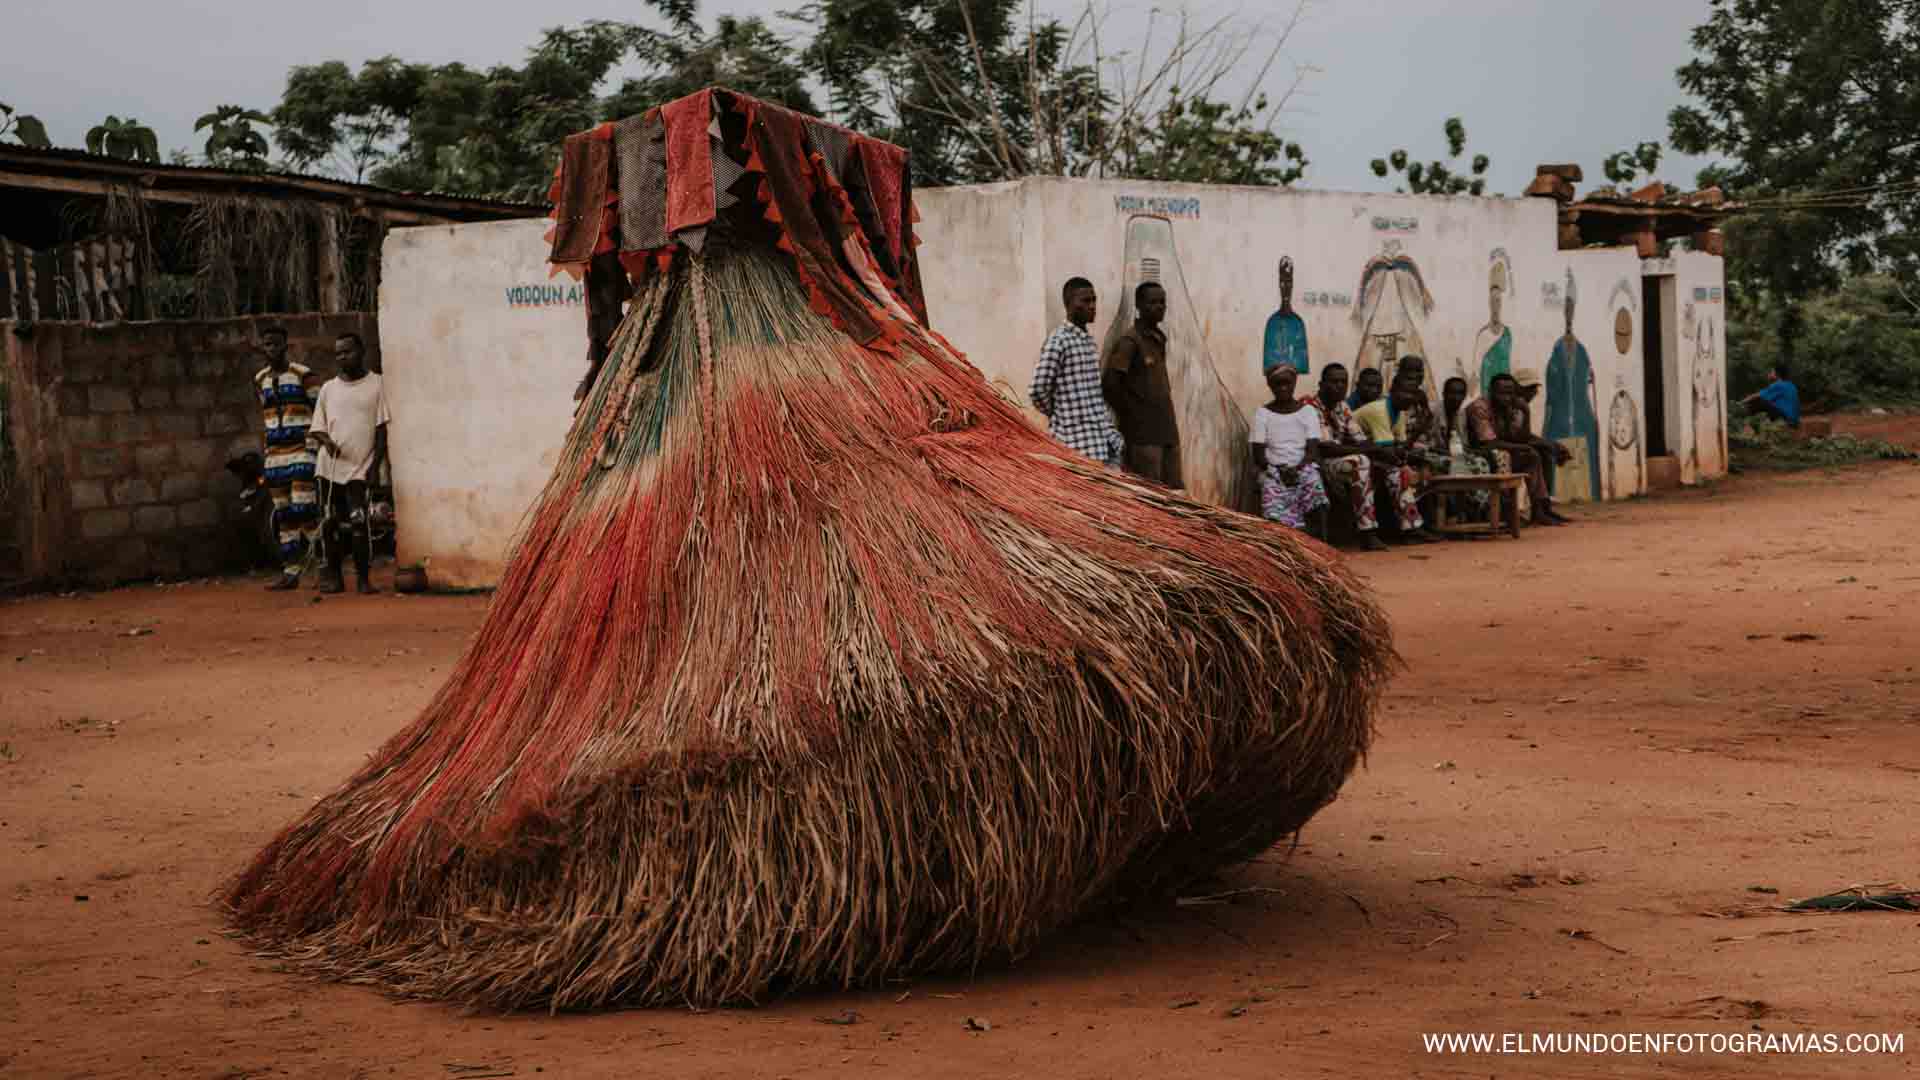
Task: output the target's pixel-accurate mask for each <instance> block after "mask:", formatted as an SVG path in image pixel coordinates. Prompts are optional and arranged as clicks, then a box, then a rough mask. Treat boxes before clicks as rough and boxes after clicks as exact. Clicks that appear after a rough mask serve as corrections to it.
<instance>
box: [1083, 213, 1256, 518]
mask: <svg viewBox="0 0 1920 1080" xmlns="http://www.w3.org/2000/svg"><path fill="white" fill-rule="evenodd" d="M1123 244H1124V247H1123V251H1124V256H1125V260H1126V261H1125V263H1124V264H1123V266H1122V267H1121V272H1120V303H1119V305H1118V307H1119V311H1117V312H1116V313H1115V314H1114V317H1113V322H1112V324H1111V325H1109V326H1108V327H1107V332H1106V335H1105V336H1104V337H1103V338H1102V340H1101V343H1100V355H1102V356H1107V355H1110V353H1111V352H1112V349H1113V346H1114V342H1115V341H1117V340H1118V339H1119V337H1120V335H1121V334H1122V333H1124V332H1125V331H1126V329H1127V328H1128V327H1129V326H1132V325H1133V321H1134V317H1135V315H1136V311H1135V301H1134V291H1135V290H1136V289H1137V288H1138V287H1139V285H1140V283H1141V282H1144V281H1153V282H1158V283H1159V284H1160V286H1161V288H1163V289H1165V290H1166V298H1167V313H1166V318H1165V319H1164V321H1162V322H1161V323H1160V331H1161V333H1163V334H1165V335H1166V337H1167V381H1168V383H1169V385H1170V387H1171V390H1172V393H1173V412H1174V417H1175V421H1176V423H1177V425H1178V427H1179V431H1180V453H1179V457H1180V472H1181V479H1182V481H1183V482H1184V485H1185V487H1186V494H1187V495H1188V497H1190V498H1194V499H1198V500H1200V501H1201V502H1206V503H1212V504H1213V505H1215V506H1225V507H1229V508H1231V509H1236V510H1246V511H1249V512H1252V511H1254V510H1256V509H1257V506H1256V500H1255V497H1254V495H1255V493H1254V485H1253V479H1252V477H1251V476H1250V475H1249V473H1248V469H1247V446H1248V442H1247V436H1248V428H1247V418H1246V417H1245V416H1244V415H1242V414H1241V412H1240V407H1239V406H1238V405H1237V404H1235V403H1234V400H1233V397H1232V396H1231V395H1230V394H1228V393H1227V388H1226V385H1225V384H1224V383H1222V382H1221V381H1220V374H1219V372H1218V370H1216V369H1215V368H1214V366H1213V354H1212V353H1211V352H1209V351H1208V350H1207V339H1206V333H1205V331H1204V330H1202V329H1201V327H1200V317H1199V315H1198V314H1196V313H1195V309H1194V306H1193V298H1192V296H1191V295H1190V294H1189V293H1188V292H1187V280H1186V277H1185V276H1184V275H1182V274H1181V272H1180V256H1179V255H1178V254H1177V253H1176V252H1175V250H1174V246H1173V222H1171V221H1169V220H1168V219H1166V218H1163V217H1156V216H1153V215H1149V214H1136V215H1134V216H1132V217H1130V218H1128V219H1127V224H1126V234H1125V239H1124V241H1123Z"/></svg>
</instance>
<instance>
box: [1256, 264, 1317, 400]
mask: <svg viewBox="0 0 1920 1080" xmlns="http://www.w3.org/2000/svg"><path fill="white" fill-rule="evenodd" d="M1281 364H1291V365H1292V366H1293V370H1295V371H1297V372H1299V373H1300V374H1302V375H1305V374H1306V373H1307V323H1306V320H1305V319H1302V318H1301V317H1300V316H1299V315H1297V314H1295V313H1294V310H1293V260H1292V259H1289V258H1287V257H1285V256H1281V258H1280V310H1279V311H1276V312H1274V313H1273V314H1272V315H1270V316H1268V317H1267V335H1266V344H1265V348H1264V349H1263V350H1262V351H1261V355H1260V374H1261V375H1262V376H1266V375H1270V374H1272V373H1273V369H1274V368H1276V367H1279V366H1280V365H1281Z"/></svg>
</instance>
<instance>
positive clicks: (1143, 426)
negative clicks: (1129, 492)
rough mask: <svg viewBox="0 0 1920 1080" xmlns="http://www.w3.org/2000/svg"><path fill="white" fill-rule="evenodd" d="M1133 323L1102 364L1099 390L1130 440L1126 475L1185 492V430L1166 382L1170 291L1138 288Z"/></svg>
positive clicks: (1150, 284) (1153, 284) (1152, 284)
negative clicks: (1182, 470) (1182, 460)
mask: <svg viewBox="0 0 1920 1080" xmlns="http://www.w3.org/2000/svg"><path fill="white" fill-rule="evenodd" d="M1133 306H1134V309H1135V316H1134V320H1133V325H1132V326H1129V327H1127V328H1126V329H1125V330H1123V331H1121V332H1120V336H1119V338H1117V339H1115V341H1114V343H1113V346H1112V348H1110V349H1109V350H1108V352H1107V357H1106V362H1105V363H1104V364H1102V365H1101V375H1100V390H1101V393H1102V394H1104V395H1105V397H1106V399H1107V404H1109V405H1111V406H1113V414H1114V416H1115V417H1116V418H1117V419H1118V420H1119V422H1120V435H1121V437H1122V438H1124V439H1126V441H1127V471H1128V472H1131V473H1134V474H1136V475H1139V476H1144V477H1146V478H1147V479H1149V480H1152V481H1154V482H1155V483H1160V484H1165V485H1166V486H1168V487H1170V488H1180V487H1183V486H1184V485H1183V484H1181V482H1180V426H1179V423H1178V422H1177V421H1176V420H1175V419H1174V415H1173V385H1172V384H1171V383H1170V382H1169V381H1168V380H1167V335H1166V334H1165V333H1164V332H1162V331H1161V329H1160V323H1161V321H1162V320H1164V319H1165V318H1166V317H1167V290H1165V289H1163V288H1161V287H1160V283H1159V282H1157V281H1143V282H1141V283H1140V285H1139V287H1137V288H1135V289H1134V290H1133Z"/></svg>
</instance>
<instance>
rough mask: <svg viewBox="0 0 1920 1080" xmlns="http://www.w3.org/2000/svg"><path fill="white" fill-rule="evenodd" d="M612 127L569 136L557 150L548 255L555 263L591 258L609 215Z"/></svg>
mask: <svg viewBox="0 0 1920 1080" xmlns="http://www.w3.org/2000/svg"><path fill="white" fill-rule="evenodd" d="M611 133H612V128H611V127H608V126H606V125H602V126H601V127H599V128H595V129H594V130H592V131H587V132H582V133H580V134H578V135H573V136H569V137H568V139H567V141H566V144H565V146H564V147H562V149H561V152H560V173H559V176H558V177H557V178H556V179H555V180H554V186H553V189H552V190H553V192H554V200H553V205H554V210H553V217H554V236H553V247H552V249H551V251H550V253H549V255H548V258H549V260H550V261H552V262H556V263H580V262H586V261H588V260H590V259H592V258H593V255H594V252H595V250H596V249H597V248H598V247H599V244H600V242H601V240H602V239H603V236H602V234H603V232H604V231H605V228H606V225H607V223H608V219H609V217H610V215H609V214H608V213H607V202H608V197H609V194H611V195H612V197H613V198H614V199H616V200H617V199H618V198H619V193H618V192H614V191H612V190H611V189H612V187H613V185H612V184H610V183H609V182H608V181H609V180H610V179H611V177H612V166H613V144H612V142H611V141H610V135H611Z"/></svg>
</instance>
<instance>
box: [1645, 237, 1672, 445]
mask: <svg viewBox="0 0 1920 1080" xmlns="http://www.w3.org/2000/svg"><path fill="white" fill-rule="evenodd" d="M1672 292H1673V278H1672V277H1669V276H1665V275H1663V276H1660V277H1643V278H1641V279H1640V311H1641V312H1642V315H1643V319H1644V321H1643V322H1642V323H1641V325H1640V353H1641V357H1642V359H1643V361H1644V363H1645V365H1646V366H1645V370H1644V376H1645V378H1644V381H1643V382H1642V385H1643V386H1645V387H1646V395H1647V417H1646V420H1647V434H1646V438H1647V456H1648V457H1666V456H1667V455H1668V454H1669V453H1671V451H1670V450H1669V449H1668V447H1667V370H1666V369H1667V365H1666V353H1667V334H1666V325H1667V316H1666V311H1667V308H1668V306H1670V305H1671V303H1672V300H1673V297H1672Z"/></svg>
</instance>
